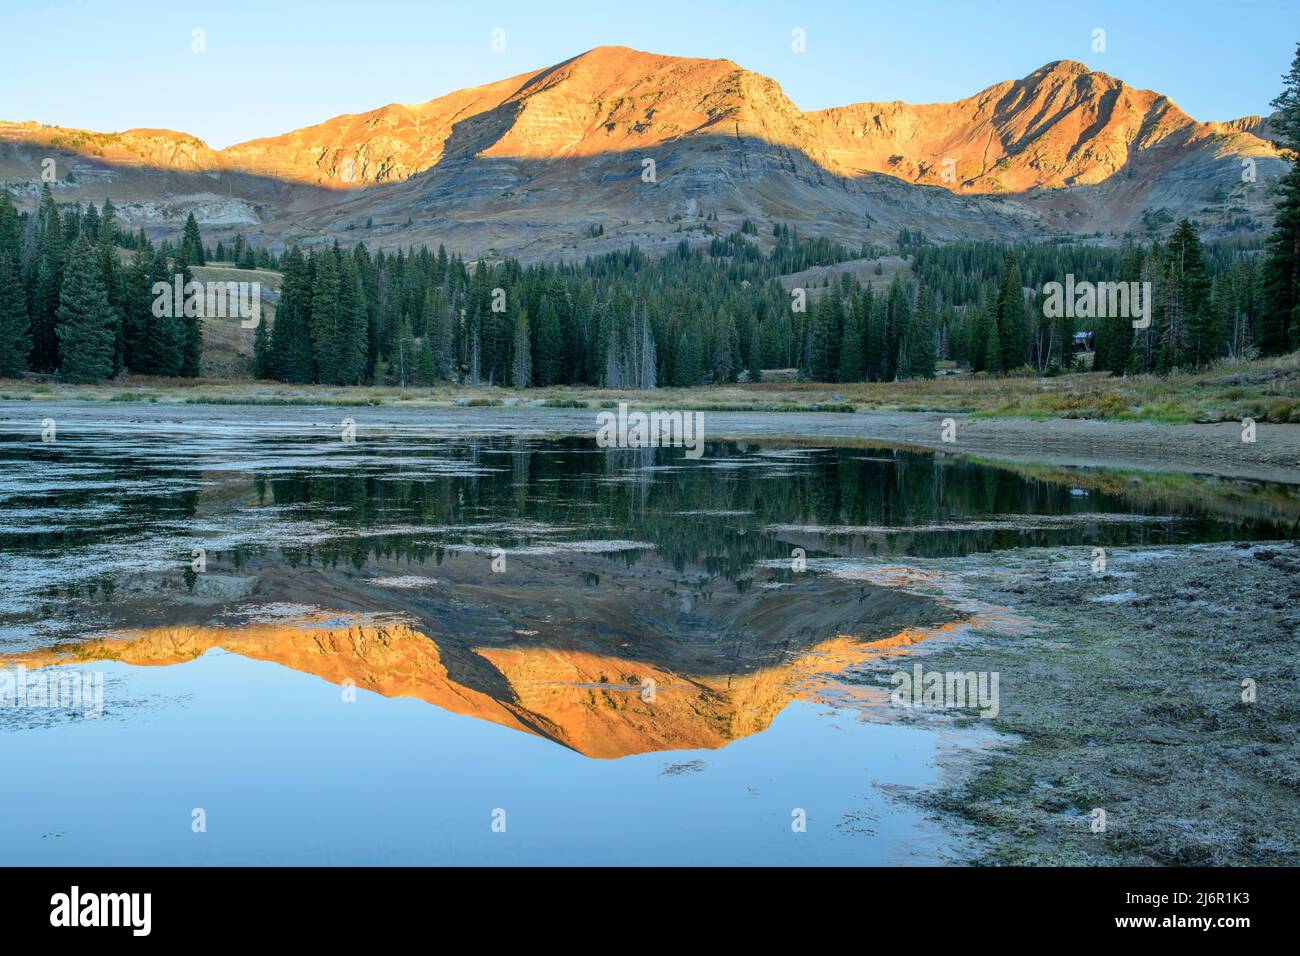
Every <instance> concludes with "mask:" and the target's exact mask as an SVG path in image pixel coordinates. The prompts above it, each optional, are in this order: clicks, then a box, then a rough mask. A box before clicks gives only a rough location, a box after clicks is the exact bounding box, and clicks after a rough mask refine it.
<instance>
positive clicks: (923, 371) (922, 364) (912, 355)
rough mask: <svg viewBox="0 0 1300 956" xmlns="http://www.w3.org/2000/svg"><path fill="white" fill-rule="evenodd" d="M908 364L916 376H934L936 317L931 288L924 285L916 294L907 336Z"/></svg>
mask: <svg viewBox="0 0 1300 956" xmlns="http://www.w3.org/2000/svg"><path fill="white" fill-rule="evenodd" d="M907 344H908V365H909V367H910V370H911V373H912V376H913V377H915V378H934V364H935V317H934V300H933V299H932V297H931V295H930V290H929V289H926V288H925V287H922V288H921V289H920V290H919V291H918V292H917V296H916V312H915V314H914V316H913V319H912V329H911V331H910V332H909V333H908V336H907Z"/></svg>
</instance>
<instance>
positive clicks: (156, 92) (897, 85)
mask: <svg viewBox="0 0 1300 956" xmlns="http://www.w3.org/2000/svg"><path fill="white" fill-rule="evenodd" d="M196 28H201V29H203V30H205V31H206V43H207V50H206V52H204V53H195V52H193V51H192V50H191V38H192V31H193V30H195V29H196ZM795 28H801V29H803V30H804V31H806V36H807V52H805V53H802V54H798V53H795V52H793V51H792V50H791V31H792V30H794V29H795ZM1096 28H1101V29H1104V30H1105V31H1106V49H1105V52H1096V51H1094V50H1093V49H1092V46H1093V31H1094V29H1096ZM494 29H501V30H504V31H505V50H504V51H503V52H493V50H492V31H493V30H494ZM1298 40H1300V3H1298V2H1296V0H1215V2H1210V0H1182V2H1164V0H1127V2H1076V3H1057V2H1052V0H1047V2H1043V0H1020V2H1011V0H984V2H959V0H912V2H907V0H904V2H897V0H890V2H888V3H883V2H878V0H853V2H823V3H815V2H814V3H794V2H788V0H786V2H765V0H763V2H737V0H732V2H711V0H694V2H684V3H683V2H670V0H602V2H590V0H533V2H530V3H510V2H500V0H495V2H491V3H482V2H480V3H465V2H458V3H445V2H440V0H439V2H430V0H425V2H415V0H369V2H367V0H355V2H349V3H342V2H337V0H315V2H291V0H282V2H274V0H259V2H245V0H223V2H221V3H219V4H218V3H194V2H185V0H172V2H167V3H161V2H153V0H138V2H112V0H41V2H30V3H29V2H22V3H18V2H10V3H7V4H6V5H5V7H4V9H3V10H2V11H0V119H6V120H28V119H35V120H39V121H41V122H45V123H55V124H58V125H62V126H76V127H85V128H89V129H95V130H105V131H109V130H120V129H126V128H129V127H132V126H151V127H167V128H171V129H178V130H183V131H185V132H187V133H193V134H195V135H197V136H199V137H201V138H203V139H205V140H207V141H208V142H209V143H210V144H211V145H213V146H216V147H222V146H227V145H229V144H231V143H235V142H239V141H241V140H245V139H251V138H254V137H257V136H267V135H273V134H276V133H282V132H286V131H288V130H290V129H294V128H296V127H299V126H305V125H308V124H310V123H313V122H319V121H320V120H323V119H326V118H328V117H330V116H334V115H337V114H339V113H355V112H362V111H365V110H368V109H373V108H375V107H377V106H382V105H384V104H385V103H390V102H404V103H415V102H422V101H424V100H428V99H432V98H433V97H435V96H440V95H442V94H444V93H448V92H450V91H452V90H455V89H459V88H461V87H465V86H474V85H477V84H480V83H486V82H489V81H492V80H497V79H501V78H503V77H507V76H512V75H514V74H518V73H523V72H525V71H527V70H531V69H537V68H541V67H544V66H549V65H551V64H553V63H556V62H558V61H560V60H563V59H566V58H568V57H570V56H573V55H575V54H577V53H580V52H582V51H583V50H587V49H590V48H591V47H593V46H600V45H602V44H621V45H625V46H633V47H637V48H639V49H644V50H652V51H655V52H659V53H670V54H676V55H682V56H708V57H728V58H730V59H732V60H735V61H736V62H737V63H739V64H740V65H741V66H744V67H746V68H748V69H751V70H755V71H757V72H760V73H765V74H767V75H769V76H771V77H773V78H775V79H776V80H777V81H778V82H779V83H780V84H781V86H782V87H783V88H784V90H785V91H786V93H787V95H789V96H790V98H791V99H792V100H794V102H795V103H796V104H797V105H798V106H800V107H801V108H803V109H817V108H821V107H826V106H837V105H845V104H848V103H854V102H859V101H862V100H889V99H900V100H907V101H910V102H934V101H943V100H951V99H957V98H959V97H962V96H967V95H970V94H971V93H974V92H976V91H978V90H980V89H983V88H984V87H986V86H988V85H990V84H992V83H996V82H998V81H999V80H1003V79H1010V78H1017V77H1021V76H1024V75H1025V74H1027V73H1029V72H1031V71H1032V70H1034V69H1036V68H1037V67H1039V66H1042V65H1043V64H1044V63H1046V62H1049V61H1051V60H1058V59H1067V58H1068V59H1074V60H1080V61H1082V62H1084V63H1086V64H1087V65H1088V66H1090V67H1092V68H1094V69H1099V70H1104V71H1105V72H1107V73H1110V74H1112V75H1114V76H1117V77H1119V78H1121V79H1123V80H1124V81H1125V82H1127V83H1130V84H1132V85H1134V86H1139V87H1146V88H1150V89H1155V90H1159V91H1160V92H1162V93H1165V94H1167V95H1169V96H1171V97H1172V98H1173V99H1174V100H1175V101H1177V102H1178V104H1179V105H1180V106H1182V107H1183V109H1185V110H1186V111H1187V112H1188V113H1190V114H1191V115H1192V116H1194V117H1195V118H1197V119H1201V120H1207V119H1218V120H1223V119H1233V118H1235V117H1238V116H1243V115H1246V114H1249V113H1266V112H1268V109H1269V108H1268V102H1269V100H1270V99H1272V97H1273V96H1275V95H1276V94H1277V92H1278V88H1279V85H1280V80H1279V78H1280V76H1281V74H1282V73H1283V72H1284V71H1285V70H1286V68H1287V67H1288V65H1289V64H1290V61H1291V57H1292V56H1293V55H1294V53H1295V45H1296V42H1297V41H1298Z"/></svg>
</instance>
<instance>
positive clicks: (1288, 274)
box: [1259, 44, 1300, 354]
mask: <svg viewBox="0 0 1300 956" xmlns="http://www.w3.org/2000/svg"><path fill="white" fill-rule="evenodd" d="M1282 81H1283V87H1282V92H1281V93H1279V94H1278V96H1277V98H1276V99H1275V100H1273V103H1272V105H1273V108H1274V109H1275V110H1277V113H1276V114H1275V115H1274V116H1273V117H1272V118H1271V120H1270V122H1271V125H1272V126H1273V128H1274V129H1275V130H1277V133H1278V135H1277V143H1278V145H1279V146H1280V147H1281V148H1282V150H1283V155H1284V157H1285V158H1286V159H1288V160H1289V161H1290V162H1291V164H1292V165H1291V169H1290V171H1289V172H1288V173H1287V174H1286V175H1285V176H1283V177H1282V178H1281V180H1280V181H1279V182H1278V184H1277V204H1276V213H1275V215H1274V219H1273V232H1272V234H1271V235H1270V236H1269V237H1268V241H1267V245H1266V249H1265V257H1264V267H1263V289H1264V307H1263V314H1262V315H1261V321H1260V329H1259V345H1260V348H1261V349H1262V350H1263V351H1264V352H1267V353H1270V354H1277V353H1280V352H1285V351H1287V350H1288V349H1294V348H1300V44H1297V46H1296V55H1295V58H1294V59H1293V60H1292V61H1291V69H1290V70H1289V71H1288V72H1287V74H1286V75H1285V76H1284V77H1283V78H1282Z"/></svg>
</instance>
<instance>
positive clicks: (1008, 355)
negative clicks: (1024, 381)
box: [990, 252, 1027, 372]
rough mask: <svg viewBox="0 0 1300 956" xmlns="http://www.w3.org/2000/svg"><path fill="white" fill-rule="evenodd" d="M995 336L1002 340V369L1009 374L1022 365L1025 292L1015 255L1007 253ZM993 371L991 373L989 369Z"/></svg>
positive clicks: (1023, 358)
mask: <svg viewBox="0 0 1300 956" xmlns="http://www.w3.org/2000/svg"><path fill="white" fill-rule="evenodd" d="M997 324H998V334H999V335H1000V336H1001V363H1000V364H1001V368H1002V370H1003V371H1005V372H1012V371H1015V370H1016V369H1018V368H1020V366H1022V365H1024V364H1025V353H1026V351H1027V342H1026V341H1025V339H1026V336H1025V290H1024V286H1023V284H1022V283H1021V281H1020V266H1019V265H1018V264H1017V262H1016V254H1015V253H1014V252H1008V253H1007V257H1006V260H1005V262H1004V263H1003V267H1002V286H1001V288H1000V289H999V290H998V299H997ZM990 371H992V369H990Z"/></svg>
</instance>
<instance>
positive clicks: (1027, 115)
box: [0, 47, 1285, 258]
mask: <svg viewBox="0 0 1300 956" xmlns="http://www.w3.org/2000/svg"><path fill="white" fill-rule="evenodd" d="M1267 133H1268V129H1267V123H1266V122H1265V121H1263V120H1261V119H1260V118H1259V117H1247V118H1244V119H1240V120H1236V121H1233V122H1230V123H1201V122H1197V121H1196V120H1194V119H1192V118H1191V117H1189V116H1188V115H1187V114H1186V113H1184V112H1183V111H1182V110H1181V109H1180V108H1179V107H1178V106H1177V104H1175V103H1174V102H1173V101H1172V100H1171V99H1169V98H1168V97H1167V96H1164V95H1162V94H1159V93H1155V92H1152V91H1149V90H1138V89H1134V88H1132V87H1129V86H1127V85H1126V84H1124V83H1123V82H1122V81H1121V80H1117V79H1115V78H1113V77H1110V76H1108V75H1106V74H1104V73H1099V72H1094V71H1090V70H1088V69H1087V68H1086V67H1085V66H1083V65H1082V64H1080V63H1075V62H1072V61H1068V60H1062V61H1058V62H1055V63H1050V64H1048V65H1046V66H1044V67H1042V68H1041V69H1039V70H1036V71H1034V72H1033V73H1031V74H1030V75H1029V76H1027V77H1025V78H1023V79H1020V80H1010V81H1007V82H1004V83H999V84H997V85H995V86H992V87H990V88H988V89H986V90H983V91H982V92H980V93H977V94H976V95H974V96H972V97H969V98H967V99H963V100H959V101H957V102H954V103H943V104H926V105H920V106H916V105H909V104H906V103H900V102H893V103H859V104H857V105H854V106H846V107H838V108H835V109H829V110H819V111H812V112H803V111H801V110H799V108H798V107H796V106H795V104H794V103H792V102H791V101H790V100H789V98H788V97H786V95H785V94H784V93H783V92H782V90H781V88H780V86H779V85H778V84H777V83H776V82H775V81H774V80H772V79H770V78H768V77H765V76H762V75H760V74H757V73H752V72H750V71H748V70H745V69H743V68H741V67H740V66H738V65H737V64H735V63H733V62H731V61H730V60H725V59H720V60H708V59H691V58H682V57H670V56H661V55H657V54H651V53H643V52H639V51H636V50H630V49H627V48H625V47H600V48H597V49H595V50H592V51H590V52H588V53H585V54H583V55H581V56H578V57H575V58H573V59H571V60H568V61H565V62H564V63H560V64H558V65H556V66H553V67H550V68H549V69H545V70H541V71H539V72H536V73H528V74H523V75H520V76H516V77H512V78H510V79H507V80H501V81H499V82H497V83H492V84H489V85H487V86H481V87H476V88H473V89H468V90H461V91H459V92H456V93H452V94H450V95H448V96H443V97H439V98H438V99H435V100H430V101H429V102H427V103H422V104H415V105H404V104H391V105H389V106H385V107H381V108H380V109H377V110H373V111H371V112H369V113H363V114H358V115H346V116H339V117H335V118H333V119H330V120H327V121H326V122H324V123H320V124H318V125H316V126H310V127H306V128H304V129H300V130H295V131H293V132H291V133H286V134H284V135H282V136H276V137H271V138H267V139H259V140H252V141H250V142H247V143H241V144H238V145H235V146H231V147H229V148H227V149H224V150H212V149H210V148H209V147H208V146H206V145H205V144H204V143H203V142H202V141H200V140H198V139H196V138H194V137H193V136H189V135H186V134H184V133H176V132H173V131H169V130H149V129H138V130H128V131H126V132H123V133H111V134H105V133H92V132H86V131H81V130H67V129H61V128H58V127H49V126H40V125H38V124H35V123H0V180H3V181H6V182H7V183H8V184H9V186H10V188H11V189H13V190H15V191H16V192H17V193H18V194H19V195H20V196H22V197H25V198H26V199H27V200H28V201H29V202H30V201H31V199H32V198H33V197H34V195H35V192H36V190H37V189H38V187H39V174H40V163H41V160H42V159H44V158H47V157H52V158H54V159H55V160H56V163H57V168H58V169H59V172H60V177H61V178H60V186H59V190H58V198H59V199H60V200H61V201H73V200H76V199H83V200H84V199H96V200H98V199H100V198H102V196H103V195H111V196H112V197H113V199H114V201H115V203H118V204H119V206H120V207H121V208H122V209H123V212H124V214H125V215H126V216H127V217H129V218H130V219H131V220H132V221H133V222H135V223H142V224H145V225H146V227H147V228H149V229H151V231H155V232H158V233H166V232H168V231H170V230H172V229H174V228H175V226H176V224H177V223H178V221H179V220H180V219H183V218H184V215H185V214H186V213H187V212H188V211H189V210H190V209H194V210H195V211H196V215H197V216H198V218H199V220H200V222H201V223H205V224H206V225H207V226H208V227H209V228H208V229H207V230H205V231H206V232H208V233H210V234H216V235H220V234H222V233H223V232H232V233H233V231H235V230H242V231H244V232H245V233H246V234H250V235H252V236H253V237H254V238H256V239H258V240H260V241H266V242H272V243H275V242H280V241H305V240H310V239H313V238H324V239H329V238H342V239H345V240H346V239H360V238H366V239H367V240H368V241H371V242H377V243H379V244H381V245H396V244H404V243H406V242H412V241H442V242H446V243H447V244H448V245H449V246H450V247H452V248H455V249H460V250H464V251H465V252H467V253H469V254H471V255H479V254H484V253H493V252H512V253H515V254H520V255H523V256H525V257H527V258H555V257H562V256H572V255H584V254H587V253H590V252H599V251H603V250H604V249H606V248H614V247H616V246H621V245H624V244H625V243H626V242H627V241H629V240H633V241H637V242H638V243H640V244H642V245H646V246H649V247H651V248H654V247H656V246H660V247H667V246H671V245H675V244H676V243H677V241H679V240H680V239H681V238H683V237H686V238H688V239H690V238H697V239H699V238H703V237H704V236H705V235H706V233H705V232H704V229H705V227H706V225H707V224H708V223H710V222H711V221H712V220H713V219H714V218H716V220H717V222H718V223H720V225H719V226H715V227H713V228H728V227H729V226H734V225H736V224H738V223H739V222H740V221H741V220H742V219H743V218H746V217H748V218H751V219H756V220H762V221H774V220H779V221H788V222H793V223H797V224H799V225H800V226H801V227H802V228H804V229H805V230H806V231H813V232H820V233H823V234H825V235H828V236H832V237H834V238H839V239H843V240H847V241H851V242H854V243H856V242H861V241H877V242H879V241H888V240H889V239H891V238H892V236H893V234H895V233H896V231H897V230H898V229H899V228H903V227H909V228H918V227H919V228H921V229H923V230H924V231H925V232H926V233H927V234H928V235H932V236H934V237H936V238H951V237H956V236H989V237H1002V238H1010V237H1018V236H1033V235H1039V236H1050V235H1062V234H1076V235H1077V234H1093V233H1098V232H1100V233H1103V234H1110V235H1115V236H1118V235H1121V234H1123V233H1125V232H1128V231H1140V232H1145V231H1149V230H1158V229H1159V228H1160V227H1161V226H1162V225H1163V224H1165V223H1167V222H1170V221H1172V220H1174V219H1176V218H1180V217H1182V216H1184V215H1188V216H1193V217H1195V218H1198V219H1200V220H1201V221H1202V222H1203V223H1205V224H1206V225H1207V227H1208V228H1209V229H1210V230H1211V231H1212V232H1213V231H1216V230H1217V231H1220V232H1225V231H1230V230H1238V231H1240V230H1248V229H1251V228H1258V227H1259V226H1260V225H1261V224H1263V223H1264V222H1266V220H1267V215H1268V210H1269V207H1268V197H1267V194H1266V193H1267V190H1266V186H1267V182H1268V181H1269V180H1271V179H1272V178H1275V177H1276V176H1277V175H1279V174H1280V173H1281V172H1282V171H1283V169H1284V168H1285V164H1284V162H1283V161H1282V160H1281V158H1280V157H1279V155H1278V152H1277V150H1276V148H1275V147H1274V146H1273V145H1272V143H1271V142H1270V141H1269V140H1268V139H1267V138H1266V137H1267ZM650 161H653V168H651V167H650ZM1243 163H1245V164H1246V165H1243ZM1248 167H1249V168H1253V171H1254V174H1255V176H1256V181H1255V182H1249V181H1247V180H1245V179H1243V175H1242V174H1243V170H1245V169H1247V168H1248ZM69 171H70V172H71V173H72V176H71V179H70V180H69V179H68V178H67V172H69Z"/></svg>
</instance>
